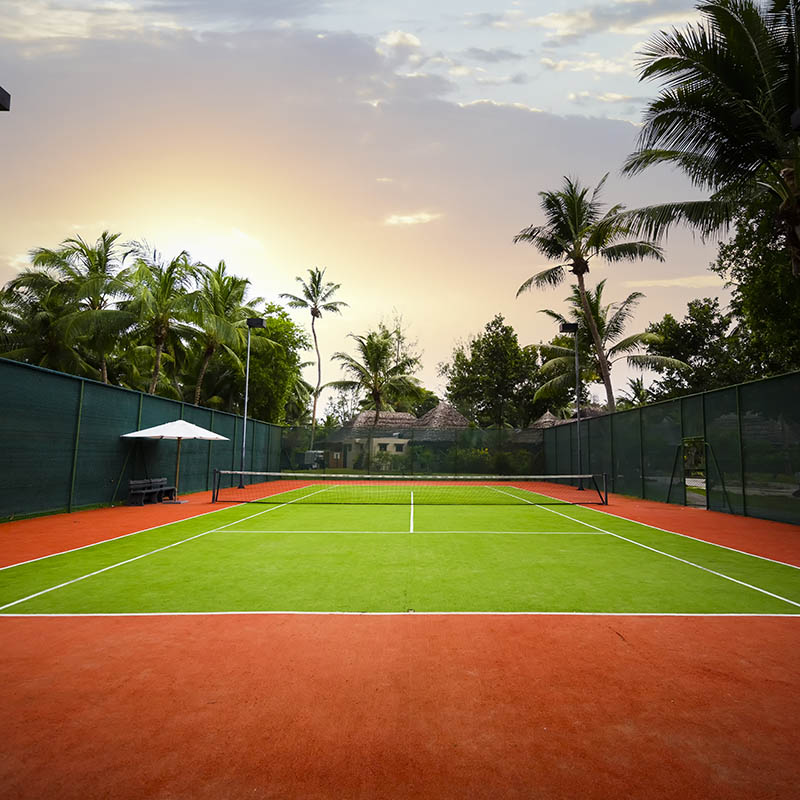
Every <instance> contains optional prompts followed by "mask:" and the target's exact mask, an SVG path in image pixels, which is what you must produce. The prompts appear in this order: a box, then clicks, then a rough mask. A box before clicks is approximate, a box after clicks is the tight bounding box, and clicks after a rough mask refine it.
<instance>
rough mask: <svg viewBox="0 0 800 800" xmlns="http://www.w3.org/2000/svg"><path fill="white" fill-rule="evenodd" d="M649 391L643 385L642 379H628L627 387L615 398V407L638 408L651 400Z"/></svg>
mask: <svg viewBox="0 0 800 800" xmlns="http://www.w3.org/2000/svg"><path fill="white" fill-rule="evenodd" d="M651 399H652V398H651V395H650V389H649V388H648V387H647V386H645V385H644V378H642V377H641V376H640V377H638V378H628V385H627V387H626V388H625V389H624V390H623V392H622V395H620V397H618V398H617V405H619V406H622V407H623V408H638V407H639V406H643V405H646V404H647V403H649V402H650V400H651Z"/></svg>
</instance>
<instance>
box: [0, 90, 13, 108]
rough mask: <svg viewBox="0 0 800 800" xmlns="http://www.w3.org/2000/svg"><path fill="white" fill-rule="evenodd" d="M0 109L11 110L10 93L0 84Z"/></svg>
mask: <svg viewBox="0 0 800 800" xmlns="http://www.w3.org/2000/svg"><path fill="white" fill-rule="evenodd" d="M0 111H11V95H10V94H9V93H8V92H7V91H6V90H5V89H4V88H3V87H2V86H0Z"/></svg>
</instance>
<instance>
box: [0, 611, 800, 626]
mask: <svg viewBox="0 0 800 800" xmlns="http://www.w3.org/2000/svg"><path fill="white" fill-rule="evenodd" d="M232 616H251V617H252V616H261V617H270V616H295V617H306V616H307V617H737V618H761V617H775V618H778V619H800V614H792V613H791V612H788V611H787V612H786V613H785V614H776V613H768V614H765V613H757V612H754V613H750V614H748V613H746V612H741V611H735V612H731V613H725V612H712V613H708V614H702V613H697V612H692V611H687V612H685V613H681V612H680V611H98V612H87V613H86V614H19V613H15V614H0V619H34V618H41V617H55V618H58V617H86V618H91V617H232ZM0 624H2V623H0Z"/></svg>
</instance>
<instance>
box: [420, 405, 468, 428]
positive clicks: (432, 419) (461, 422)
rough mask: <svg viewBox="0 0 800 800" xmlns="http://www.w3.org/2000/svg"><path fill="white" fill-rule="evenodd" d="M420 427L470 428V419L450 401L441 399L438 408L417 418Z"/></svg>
mask: <svg viewBox="0 0 800 800" xmlns="http://www.w3.org/2000/svg"><path fill="white" fill-rule="evenodd" d="M417 427H418V428H437V429H441V428H468V427H469V420H468V419H467V418H466V417H465V416H464V415H463V414H462V413H461V412H459V411H457V410H456V409H455V408H453V406H451V405H450V403H445V402H444V401H440V402H439V405H437V406H436V408H432V409H431V410H430V411H428V412H427V414H423V415H422V416H421V417H420V418H419V419H418V420H417Z"/></svg>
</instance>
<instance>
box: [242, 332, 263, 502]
mask: <svg viewBox="0 0 800 800" xmlns="http://www.w3.org/2000/svg"><path fill="white" fill-rule="evenodd" d="M263 327H265V326H264V320H263V319H261V317H249V318H248V320H247V366H246V367H245V371H244V415H243V419H242V472H244V459H245V450H246V446H247V399H248V396H249V394H250V331H251V330H252V329H253V328H263ZM239 488H240V489H244V475H242V474H240V475H239Z"/></svg>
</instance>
